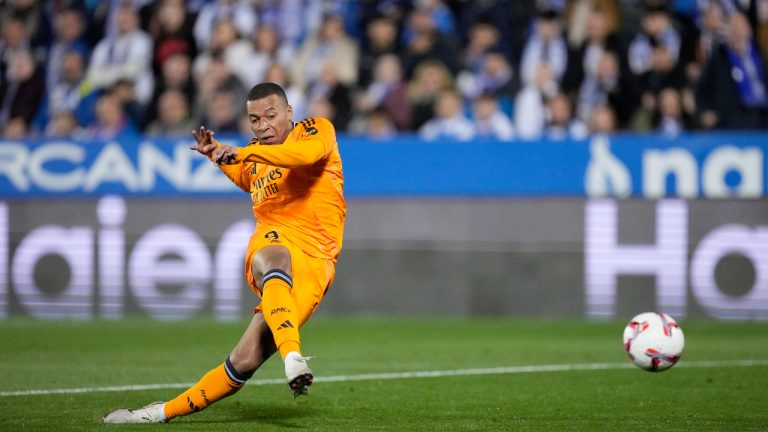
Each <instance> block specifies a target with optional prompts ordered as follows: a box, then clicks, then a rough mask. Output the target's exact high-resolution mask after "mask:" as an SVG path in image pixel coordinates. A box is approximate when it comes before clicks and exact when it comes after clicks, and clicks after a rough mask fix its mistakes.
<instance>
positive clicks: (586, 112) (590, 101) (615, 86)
mask: <svg viewBox="0 0 768 432" xmlns="http://www.w3.org/2000/svg"><path fill="white" fill-rule="evenodd" d="M597 55H598V56H599V57H598V58H597V63H596V64H595V65H594V69H592V70H589V71H587V73H586V74H585V75H584V77H583V79H582V80H581V81H580V82H581V84H580V86H579V89H578V93H577V109H576V115H577V117H578V118H579V119H580V120H582V121H588V120H589V118H590V117H591V116H592V111H593V110H594V109H595V107H597V106H599V105H603V104H606V103H607V104H609V105H611V108H612V109H613V110H614V112H615V113H616V114H617V121H619V124H627V123H628V122H629V120H630V117H631V116H632V113H633V111H634V110H635V108H636V106H635V104H636V97H635V93H634V87H633V85H632V84H633V82H632V80H631V79H630V77H629V76H628V75H627V74H626V73H624V74H623V73H622V68H621V66H620V65H619V62H620V60H619V58H618V53H616V52H614V51H603V52H601V53H598V54H597Z"/></svg>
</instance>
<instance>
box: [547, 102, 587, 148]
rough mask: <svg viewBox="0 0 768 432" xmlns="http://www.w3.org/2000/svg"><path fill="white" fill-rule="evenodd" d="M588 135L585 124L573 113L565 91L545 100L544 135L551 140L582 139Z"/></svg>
mask: <svg viewBox="0 0 768 432" xmlns="http://www.w3.org/2000/svg"><path fill="white" fill-rule="evenodd" d="M588 135H589V129H588V128H587V125H586V124H585V123H584V122H583V121H581V120H580V119H578V118H576V117H575V116H574V115H573V105H572V104H571V100H570V98H568V95H566V94H565V93H558V94H556V95H554V96H552V97H551V98H549V100H548V101H547V112H546V125H545V127H544V137H546V138H547V139H549V140H553V141H562V140H567V139H571V140H582V139H584V138H586V137H587V136H588Z"/></svg>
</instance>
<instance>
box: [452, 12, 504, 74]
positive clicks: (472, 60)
mask: <svg viewBox="0 0 768 432" xmlns="http://www.w3.org/2000/svg"><path fill="white" fill-rule="evenodd" d="M500 37H501V36H500V34H499V30H498V29H497V28H496V26H494V25H493V24H491V23H488V22H477V23H475V24H473V25H472V27H471V28H470V29H469V40H468V41H467V44H466V46H464V49H463V50H462V55H461V68H462V70H464V71H469V72H471V73H475V74H476V73H480V72H481V71H482V70H483V67H484V66H485V57H486V55H488V53H491V52H493V51H496V50H497V49H498V47H499V42H500Z"/></svg>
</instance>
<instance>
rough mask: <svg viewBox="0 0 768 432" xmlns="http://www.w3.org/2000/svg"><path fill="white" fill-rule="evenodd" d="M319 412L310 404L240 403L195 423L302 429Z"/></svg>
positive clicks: (199, 419)
mask: <svg viewBox="0 0 768 432" xmlns="http://www.w3.org/2000/svg"><path fill="white" fill-rule="evenodd" d="M317 413H318V410H317V409H316V408H313V407H311V406H309V404H308V403H304V404H302V403H270V402H253V403H251V402H238V403H235V404H231V406H229V407H227V408H226V409H222V410H219V412H218V413H217V415H216V416H215V417H209V418H202V417H201V418H197V419H195V421H194V422H195V423H207V424H216V423H219V424H224V423H254V424H263V425H267V424H268V425H273V426H279V427H291V428H302V427H308V426H309V425H311V424H312V422H311V419H313V418H315V417H317Z"/></svg>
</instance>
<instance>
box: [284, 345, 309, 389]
mask: <svg viewBox="0 0 768 432" xmlns="http://www.w3.org/2000/svg"><path fill="white" fill-rule="evenodd" d="M307 360H309V357H302V356H301V354H299V353H298V352H296V351H291V352H289V353H288V355H286V356H285V360H284V361H285V377H286V378H287V380H288V387H290V389H291V391H292V392H293V397H294V398H297V397H299V396H306V395H307V393H308V391H309V386H311V385H312V379H313V376H312V370H310V369H309V366H307Z"/></svg>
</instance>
